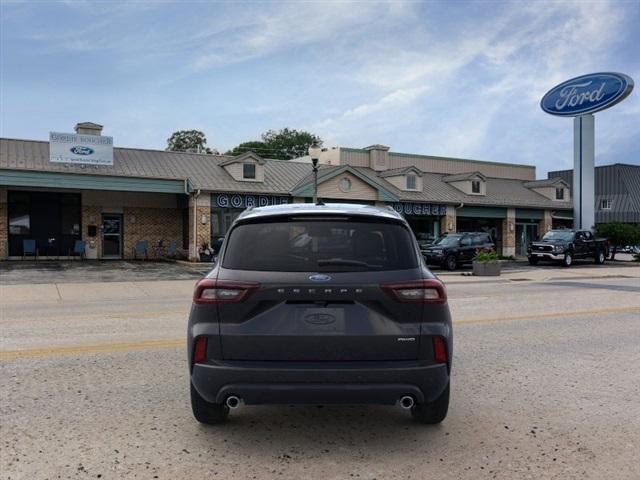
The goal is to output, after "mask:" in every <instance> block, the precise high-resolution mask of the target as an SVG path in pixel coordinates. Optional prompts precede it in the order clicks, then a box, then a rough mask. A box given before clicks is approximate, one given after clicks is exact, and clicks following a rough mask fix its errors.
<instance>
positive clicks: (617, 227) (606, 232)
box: [595, 222, 640, 260]
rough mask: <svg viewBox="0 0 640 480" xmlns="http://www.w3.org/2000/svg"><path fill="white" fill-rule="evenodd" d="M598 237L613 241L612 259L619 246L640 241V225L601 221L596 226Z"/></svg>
mask: <svg viewBox="0 0 640 480" xmlns="http://www.w3.org/2000/svg"><path fill="white" fill-rule="evenodd" d="M595 234H596V236H597V237H605V238H607V239H608V240H609V242H611V247H612V248H611V259H612V260H613V259H614V257H615V255H616V250H617V248H618V247H622V246H625V245H636V244H638V243H640V225H634V224H631V223H620V222H611V223H600V224H598V225H596V227H595Z"/></svg>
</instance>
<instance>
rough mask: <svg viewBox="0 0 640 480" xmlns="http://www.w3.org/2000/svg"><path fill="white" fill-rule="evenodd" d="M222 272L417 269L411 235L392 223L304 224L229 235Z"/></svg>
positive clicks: (257, 226) (264, 225)
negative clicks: (224, 269)
mask: <svg viewBox="0 0 640 480" xmlns="http://www.w3.org/2000/svg"><path fill="white" fill-rule="evenodd" d="M222 266H223V267H224V268H229V269H237V270H259V271H279V272H352V271H372V270H404V269H411V268H416V267H417V266H418V260H417V254H416V252H415V249H414V244H413V239H412V237H411V233H410V232H409V230H408V229H407V228H406V227H405V226H403V225H401V224H399V223H391V222H376V221H372V220H358V219H355V220H354V219H345V220H341V219H330V220H320V219H317V220H316V219H303V220H291V221H280V220H278V221H268V222H259V223H246V224H240V225H238V226H236V227H235V228H234V229H233V230H231V232H230V234H229V239H228V242H227V247H226V251H225V253H224V259H223V262H222Z"/></svg>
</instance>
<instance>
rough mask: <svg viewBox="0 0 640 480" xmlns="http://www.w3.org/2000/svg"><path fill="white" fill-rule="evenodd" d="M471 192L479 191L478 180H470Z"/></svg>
mask: <svg viewBox="0 0 640 480" xmlns="http://www.w3.org/2000/svg"><path fill="white" fill-rule="evenodd" d="M471 193H480V180H472V181H471Z"/></svg>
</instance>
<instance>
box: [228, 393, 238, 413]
mask: <svg viewBox="0 0 640 480" xmlns="http://www.w3.org/2000/svg"><path fill="white" fill-rule="evenodd" d="M226 404H227V407H229V408H230V409H231V410H235V409H236V408H238V407H239V406H240V399H239V398H238V397H236V396H235V395H229V396H228V397H227V401H226Z"/></svg>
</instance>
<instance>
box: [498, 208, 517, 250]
mask: <svg viewBox="0 0 640 480" xmlns="http://www.w3.org/2000/svg"><path fill="white" fill-rule="evenodd" d="M498 253H500V252H498ZM515 254H516V209H515V208H508V209H507V218H505V219H504V220H503V221H502V255H504V256H505V257H510V256H514V255H515Z"/></svg>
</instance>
